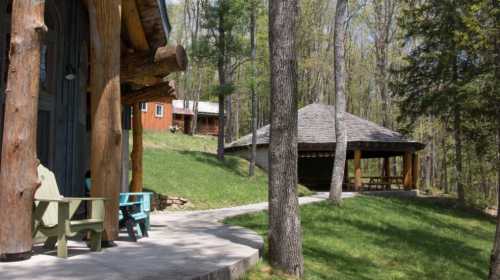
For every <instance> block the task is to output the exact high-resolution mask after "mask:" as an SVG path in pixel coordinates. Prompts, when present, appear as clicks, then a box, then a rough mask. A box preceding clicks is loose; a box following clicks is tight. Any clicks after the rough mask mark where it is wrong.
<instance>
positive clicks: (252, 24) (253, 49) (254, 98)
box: [248, 0, 257, 177]
mask: <svg viewBox="0 0 500 280" xmlns="http://www.w3.org/2000/svg"><path fill="white" fill-rule="evenodd" d="M256 6H257V0H253V2H252V13H251V16H250V49H251V60H252V77H251V79H252V82H251V84H250V92H251V95H252V116H251V118H252V150H251V153H250V166H249V168H248V175H249V176H250V177H253V176H254V174H255V160H256V158H257V116H256V115H257V93H256V91H255V87H256V84H255V83H256V77H257V65H256V61H255V60H256V57H257V36H255V35H256V33H257V22H256V17H257V16H256V13H257V11H256V10H257V7H256Z"/></svg>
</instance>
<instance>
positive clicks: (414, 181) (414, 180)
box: [412, 153, 420, 189]
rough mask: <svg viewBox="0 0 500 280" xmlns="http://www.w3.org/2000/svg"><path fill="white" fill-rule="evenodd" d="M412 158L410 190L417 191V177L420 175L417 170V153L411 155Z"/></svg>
mask: <svg viewBox="0 0 500 280" xmlns="http://www.w3.org/2000/svg"><path fill="white" fill-rule="evenodd" d="M412 158H413V160H412V165H413V166H412V188H413V189H417V184H418V177H419V173H420V169H419V166H420V162H419V159H418V154H417V153H413V157H412Z"/></svg>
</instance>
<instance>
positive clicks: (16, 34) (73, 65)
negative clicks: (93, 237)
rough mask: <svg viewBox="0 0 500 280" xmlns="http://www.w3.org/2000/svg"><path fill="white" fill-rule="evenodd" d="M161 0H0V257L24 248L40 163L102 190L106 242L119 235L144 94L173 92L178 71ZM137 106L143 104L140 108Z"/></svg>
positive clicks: (69, 185)
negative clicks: (89, 180) (121, 203)
mask: <svg viewBox="0 0 500 280" xmlns="http://www.w3.org/2000/svg"><path fill="white" fill-rule="evenodd" d="M170 31H171V25H170V22H169V18H168V11H167V6H166V3H165V1H162V0H106V1H102V0H81V1H76V0H75V1H65V0H39V1H20V0H17V1H16V0H14V1H13V0H2V1H0V101H1V104H2V106H0V132H1V133H0V137H1V142H2V148H1V157H0V208H1V209H2V211H0V219H1V220H2V221H3V223H2V224H3V225H4V226H0V259H2V260H19V259H25V258H29V257H30V255H31V248H32V237H31V217H32V204H33V196H34V193H35V192H36V189H37V188H38V187H39V185H40V183H39V182H38V178H37V166H38V164H39V163H42V164H43V165H45V166H46V167H48V168H49V169H51V170H52V171H54V173H55V175H56V178H57V181H58V185H59V186H60V192H61V194H63V195H64V196H69V197H71V196H82V195H83V194H84V184H83V182H84V174H85V173H86V172H87V171H89V170H90V171H91V174H92V192H91V195H92V196H98V197H106V198H107V199H108V200H107V202H106V206H105V210H106V213H107V214H106V218H105V221H104V227H105V234H104V239H105V240H106V242H112V241H113V240H115V239H116V238H117V236H118V215H115V213H117V211H118V195H119V192H120V190H125V189H127V187H128V184H129V182H128V170H129V168H128V158H129V155H128V131H129V130H130V129H131V128H133V129H132V133H133V139H134V142H133V151H132V174H133V175H132V185H131V188H132V191H138V190H139V191H140V190H141V189H142V123H141V122H140V120H139V121H133V124H132V125H131V124H130V122H131V120H130V115H131V114H130V111H131V110H132V108H133V111H134V112H135V111H138V110H140V105H139V104H140V103H141V102H155V101H157V100H163V99H165V98H170V97H171V94H172V93H173V89H172V87H171V86H170V83H169V80H168V75H169V74H170V73H173V72H177V71H184V70H185V69H186V66H187V55H186V52H185V51H184V48H183V47H182V46H175V45H168V44H167V43H168V37H169V34H170ZM138 115H140V114H138Z"/></svg>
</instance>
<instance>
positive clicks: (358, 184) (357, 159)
mask: <svg viewBox="0 0 500 280" xmlns="http://www.w3.org/2000/svg"><path fill="white" fill-rule="evenodd" d="M361 176H362V174H361V150H355V151H354V190H355V191H360V190H361V188H362V187H363V182H362V181H361Z"/></svg>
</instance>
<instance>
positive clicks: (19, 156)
mask: <svg viewBox="0 0 500 280" xmlns="http://www.w3.org/2000/svg"><path fill="white" fill-rule="evenodd" d="M12 3H13V4H12V25H11V26H12V33H11V34H12V37H11V41H10V54H9V57H10V66H9V71H8V76H7V89H6V94H5V113H4V114H5V117H4V129H3V132H4V133H3V143H2V155H1V158H2V161H1V172H0V207H1V209H2V211H0V220H1V221H2V226H0V258H1V259H2V260H21V259H25V258H29V257H30V256H31V246H32V237H31V223H32V220H31V219H32V207H33V205H32V204H33V197H34V195H35V192H36V189H37V188H38V187H39V186H40V182H39V180H38V173H37V166H38V163H39V162H38V160H37V153H36V143H37V142H36V137H37V135H36V131H37V116H38V93H39V84H40V42H41V40H42V37H43V33H44V32H45V31H46V29H47V28H46V26H45V24H44V10H45V1H21V0H16V1H13V2H12Z"/></svg>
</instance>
